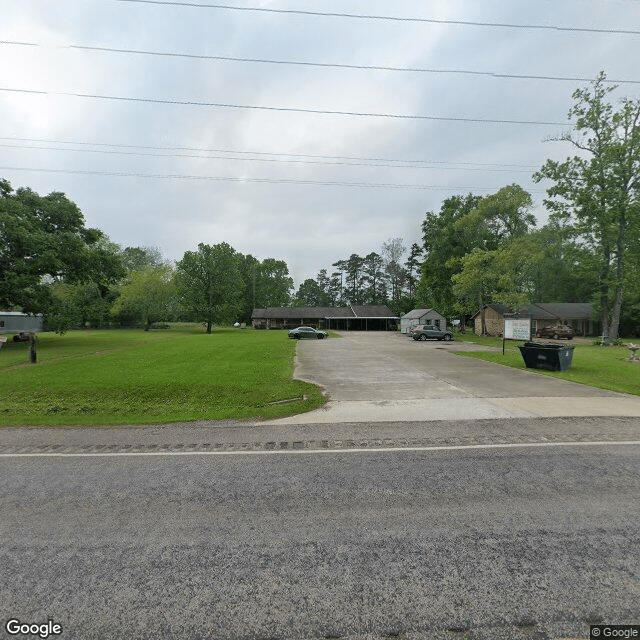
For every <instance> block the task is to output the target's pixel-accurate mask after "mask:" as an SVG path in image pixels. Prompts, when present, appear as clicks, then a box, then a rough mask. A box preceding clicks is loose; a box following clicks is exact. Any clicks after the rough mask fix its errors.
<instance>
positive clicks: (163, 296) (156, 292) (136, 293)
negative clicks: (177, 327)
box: [111, 265, 178, 331]
mask: <svg viewBox="0 0 640 640" xmlns="http://www.w3.org/2000/svg"><path fill="white" fill-rule="evenodd" d="M177 306H178V299H177V291H176V286H175V281H174V278H173V270H172V269H171V267H169V266H168V265H161V266H157V267H153V266H149V267H145V268H142V269H138V270H136V271H132V272H131V273H130V274H129V276H128V277H127V279H126V280H125V282H124V284H123V285H122V286H121V287H120V295H119V297H118V298H117V300H116V301H115V303H114V305H113V307H112V309H111V312H112V313H113V314H114V315H117V314H119V313H122V312H125V313H129V314H131V315H133V316H135V317H137V318H138V319H139V320H140V321H141V322H142V324H143V326H144V330H145V331H149V329H150V328H151V325H152V324H153V323H154V322H160V321H161V320H171V319H173V316H174V315H175V314H176V310H177Z"/></svg>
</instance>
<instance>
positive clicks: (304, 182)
mask: <svg viewBox="0 0 640 640" xmlns="http://www.w3.org/2000/svg"><path fill="white" fill-rule="evenodd" d="M0 171H25V172H37V173H62V174H72V175H87V176H108V177H118V178H149V179H156V180H203V181H211V182H254V183H262V184H302V185H316V186H331V187H358V188H375V189H418V190H444V191H451V190H455V191H470V192H473V191H495V187H461V186H448V185H427V184H395V183H384V182H383V183H378V182H341V181H338V180H299V179H294V178H247V177H239V176H196V175H182V174H161V173H134V172H127V171H91V170H83V169H46V168H39V167H0Z"/></svg>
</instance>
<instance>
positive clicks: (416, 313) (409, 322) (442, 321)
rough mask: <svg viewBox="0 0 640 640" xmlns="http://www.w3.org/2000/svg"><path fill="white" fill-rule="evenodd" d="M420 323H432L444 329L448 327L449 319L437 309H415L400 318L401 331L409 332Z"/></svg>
mask: <svg viewBox="0 0 640 640" xmlns="http://www.w3.org/2000/svg"><path fill="white" fill-rule="evenodd" d="M418 324H432V325H435V326H436V327H438V328H439V329H442V330H444V329H446V328H447V319H446V318H445V317H444V316H443V315H442V314H440V313H438V312H437V311H436V310H435V309H414V310H413V311H409V313H405V314H404V315H403V316H402V317H401V318H400V331H401V333H408V332H409V331H411V329H413V327H415V326H416V325H418Z"/></svg>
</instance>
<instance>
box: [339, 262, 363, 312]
mask: <svg viewBox="0 0 640 640" xmlns="http://www.w3.org/2000/svg"><path fill="white" fill-rule="evenodd" d="M363 264H364V258H362V257H361V256H359V255H358V254H357V253H352V254H351V255H350V256H349V259H348V260H345V261H344V270H345V276H346V277H345V287H344V297H345V299H346V301H347V303H348V304H362V302H363V298H362V288H363V271H362V267H363Z"/></svg>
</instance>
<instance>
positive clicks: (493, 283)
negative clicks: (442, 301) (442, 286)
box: [452, 248, 498, 334]
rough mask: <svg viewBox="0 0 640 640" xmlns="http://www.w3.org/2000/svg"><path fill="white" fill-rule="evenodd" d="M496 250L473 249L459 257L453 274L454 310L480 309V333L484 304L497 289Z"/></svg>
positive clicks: (483, 316) (484, 323) (483, 317)
mask: <svg viewBox="0 0 640 640" xmlns="http://www.w3.org/2000/svg"><path fill="white" fill-rule="evenodd" d="M495 260H496V252H494V251H483V250H482V249H478V248H476V249H474V250H473V251H471V252H470V253H467V254H465V255H464V256H463V257H462V258H461V259H460V264H459V269H458V272H457V273H455V274H453V276H452V280H453V286H454V289H453V291H454V294H455V295H456V298H457V303H456V310H457V311H460V312H462V313H470V312H472V311H474V310H475V309H479V310H480V320H481V326H482V333H483V334H484V333H486V331H487V329H486V322H485V314H484V305H485V304H486V303H487V302H490V301H491V299H492V297H493V294H494V293H495V291H496V289H497V284H498V283H497V281H498V276H497V270H496V269H495V264H494V263H495Z"/></svg>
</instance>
